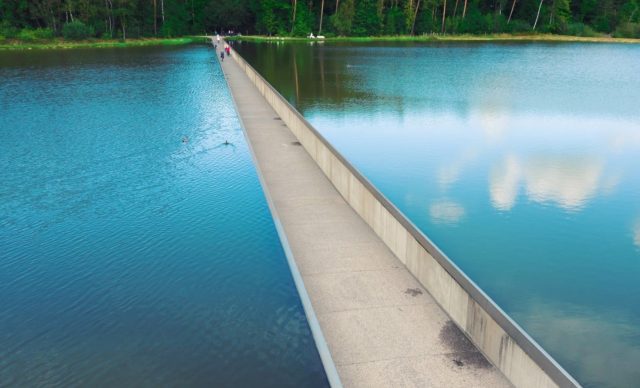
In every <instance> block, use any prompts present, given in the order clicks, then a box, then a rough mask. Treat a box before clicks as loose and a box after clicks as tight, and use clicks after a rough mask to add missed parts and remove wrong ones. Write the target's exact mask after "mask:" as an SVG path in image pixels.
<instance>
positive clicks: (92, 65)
mask: <svg viewBox="0 0 640 388" xmlns="http://www.w3.org/2000/svg"><path fill="white" fill-rule="evenodd" d="M0 107H1V113H2V114H1V115H0V134H1V137H2V141H1V142H0V183H1V184H0V295H1V299H0V386H16V387H27V386H60V387H71V386H86V387H98V386H111V387H134V386H135V387H143V386H149V387H157V386H175V387H185V386H218V387H222V386H227V387H237V386H272V387H283V386H292V387H299V386H327V385H328V384H327V381H326V377H325V375H324V371H323V369H322V366H321V363H320V359H319V357H318V354H317V351H316V349H315V345H314V342H313V339H312V337H311V334H310V331H309V327H308V324H307V321H306V318H305V315H304V311H303V310H302V307H301V304H300V301H299V299H298V294H297V292H296V289H295V286H294V284H293V281H292V278H291V274H290V271H289V268H288V265H287V262H286V258H285V256H284V253H283V249H282V247H281V245H280V242H279V239H278V236H277V233H276V231H275V228H274V224H273V220H272V218H271V215H270V213H269V209H268V206H267V204H266V202H265V198H264V195H263V192H262V190H261V187H260V184H259V181H258V178H257V175H256V171H255V168H254V166H253V164H252V160H251V155H250V152H249V150H248V148H247V144H246V143H245V140H244V137H243V134H242V131H241V128H240V124H239V121H238V118H237V117H236V114H235V110H234V108H233V106H232V102H231V99H230V95H229V93H228V90H227V88H226V82H225V81H224V78H223V76H222V73H221V71H220V69H219V66H218V64H217V61H216V60H215V54H214V52H213V51H212V50H209V49H208V48H206V47H204V46H191V47H182V48H138V49H113V50H112V49H99V50H69V51H37V52H19V53H18V52H16V53H10V52H0ZM183 139H184V142H183ZM225 141H228V142H230V143H231V144H230V145H224V144H223V143H224V142H225Z"/></svg>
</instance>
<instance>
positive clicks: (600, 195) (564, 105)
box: [235, 42, 640, 387]
mask: <svg viewBox="0 0 640 388" xmlns="http://www.w3.org/2000/svg"><path fill="white" fill-rule="evenodd" d="M235 47H236V48H237V49H238V50H239V51H240V53H241V54H242V55H243V56H244V57H245V58H246V59H247V60H248V61H249V62H250V63H251V64H252V65H253V66H254V67H255V68H256V69H257V70H258V71H260V72H261V73H262V74H263V75H264V76H265V77H266V78H267V79H268V80H269V81H270V82H271V83H272V84H273V85H274V86H275V87H276V88H277V89H278V90H279V91H280V92H281V93H282V94H283V95H284V96H285V97H286V98H288V99H289V101H291V102H292V103H293V104H294V105H295V106H296V107H298V109H299V110H300V111H301V112H302V113H303V114H304V115H305V117H306V118H307V119H308V120H309V121H310V122H311V123H312V124H314V126H315V127H316V128H318V130H319V131H320V132H321V133H322V134H323V135H324V136H325V137H326V138H327V139H328V140H329V141H330V142H331V143H332V144H334V146H336V148H337V149H338V150H339V151H340V152H341V153H343V154H344V155H345V156H346V157H347V158H348V159H349V160H350V161H352V162H353V164H354V165H355V166H356V167H357V168H358V169H360V170H361V171H362V172H363V173H364V175H365V176H367V177H368V178H369V179H370V180H371V181H372V182H373V183H374V184H375V185H376V186H377V187H378V188H379V189H380V190H381V191H382V192H383V193H384V194H385V195H386V196H387V197H388V198H389V199H390V200H391V201H392V202H393V203H395V204H396V205H397V206H398V207H399V208H400V209H401V210H402V211H403V212H404V213H405V214H406V215H407V216H408V217H409V218H410V219H411V220H412V221H413V222H414V223H415V224H416V225H418V227H419V228H421V229H422V230H423V231H424V232H425V233H426V234H427V235H428V236H429V237H430V238H431V239H432V240H433V241H434V242H435V243H436V244H437V245H438V246H439V247H440V248H442V249H443V251H444V252H445V253H447V254H448V255H449V256H450V257H451V258H452V260H453V261H454V262H455V263H456V264H457V265H459V266H460V267H461V268H462V269H463V270H464V271H465V272H466V273H467V274H468V275H469V276H470V277H471V278H472V279H473V280H474V281H475V282H476V283H478V284H479V285H480V287H482V288H483V289H484V290H485V291H486V292H487V293H488V294H489V295H490V296H491V297H492V298H493V299H494V300H495V301H496V302H497V303H498V304H499V305H500V306H501V307H502V308H503V309H504V310H505V311H507V313H508V314H510V315H511V316H512V317H513V318H514V319H515V320H516V321H517V322H518V323H519V324H520V325H521V326H523V327H524V328H525V330H527V332H529V333H530V334H531V335H532V336H533V337H534V338H535V339H536V340H537V341H538V342H539V343H540V344H541V345H542V346H543V347H544V348H545V349H546V350H547V351H548V352H549V353H550V354H551V355H552V356H553V357H554V358H555V359H556V360H558V361H559V362H560V364H562V365H563V366H564V367H565V368H566V369H567V370H568V371H569V372H570V373H571V374H572V375H574V376H575V377H576V378H577V379H578V380H579V381H580V382H581V383H583V384H584V385H586V386H593V387H596V386H597V387H638V386H640V368H639V366H640V282H639V281H638V279H640V46H638V45H616V44H606V45H600V44H539V43H537V44H531V43H530V44H486V43H484V44H478V43H476V44H436V45H427V44H368V45H350V44H282V43H279V44H278V43H265V44H255V43H248V42H241V43H237V44H236V46H235Z"/></svg>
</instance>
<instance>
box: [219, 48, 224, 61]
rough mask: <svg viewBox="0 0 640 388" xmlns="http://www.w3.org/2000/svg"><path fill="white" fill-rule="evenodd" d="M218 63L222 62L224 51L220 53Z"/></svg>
mask: <svg viewBox="0 0 640 388" xmlns="http://www.w3.org/2000/svg"><path fill="white" fill-rule="evenodd" d="M220 62H224V51H220Z"/></svg>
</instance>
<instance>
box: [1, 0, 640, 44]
mask: <svg viewBox="0 0 640 388" xmlns="http://www.w3.org/2000/svg"><path fill="white" fill-rule="evenodd" d="M222 30H224V31H228V30H233V31H235V32H240V33H243V34H263V35H278V36H306V35H308V34H309V33H314V34H322V35H326V36H379V35H421V34H491V33H531V32H546V33H557V34H567V35H577V36H597V35H602V34H606V35H611V36H616V37H635V38H640V0H0V40H1V39H12V38H14V39H21V40H33V39H46V38H53V37H56V36H64V37H65V38H67V39H87V38H103V39H115V38H118V39H126V38H128V37H136V38H137V37H175V36H183V35H194V34H203V33H212V32H215V31H222Z"/></svg>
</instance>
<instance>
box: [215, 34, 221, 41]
mask: <svg viewBox="0 0 640 388" xmlns="http://www.w3.org/2000/svg"><path fill="white" fill-rule="evenodd" d="M216 40H217V41H218V43H220V34H216Z"/></svg>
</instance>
